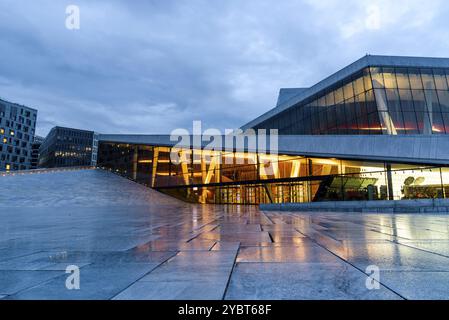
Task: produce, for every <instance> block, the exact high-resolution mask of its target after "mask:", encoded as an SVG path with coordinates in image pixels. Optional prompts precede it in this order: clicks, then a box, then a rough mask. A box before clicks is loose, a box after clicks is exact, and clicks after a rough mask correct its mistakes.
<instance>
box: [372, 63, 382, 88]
mask: <svg viewBox="0 0 449 320" xmlns="http://www.w3.org/2000/svg"><path fill="white" fill-rule="evenodd" d="M371 78H372V80H373V88H379V89H381V88H385V83H384V77H383V74H382V68H371Z"/></svg>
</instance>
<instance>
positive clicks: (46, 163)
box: [39, 127, 98, 168]
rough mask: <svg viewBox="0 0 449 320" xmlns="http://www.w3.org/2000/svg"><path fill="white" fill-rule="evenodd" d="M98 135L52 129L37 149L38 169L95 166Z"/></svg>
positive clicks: (81, 131)
mask: <svg viewBox="0 0 449 320" xmlns="http://www.w3.org/2000/svg"><path fill="white" fill-rule="evenodd" d="M97 150H98V134H96V133H95V132H93V131H86V130H79V129H73V128H64V127H54V128H52V129H51V130H50V132H49V134H48V135H47V137H46V138H45V139H44V141H43V142H42V144H41V146H40V148H39V167H40V168H55V167H79V166H95V165H96V164H97Z"/></svg>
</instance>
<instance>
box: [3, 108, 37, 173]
mask: <svg viewBox="0 0 449 320" xmlns="http://www.w3.org/2000/svg"><path fill="white" fill-rule="evenodd" d="M36 120H37V110H35V109H32V108H29V107H25V106H22V105H19V104H16V103H11V102H8V101H5V100H1V99H0V139H1V140H0V171H12V170H27V169H30V168H31V145H32V143H33V141H34V134H35V130H36Z"/></svg>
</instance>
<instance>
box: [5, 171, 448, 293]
mask: <svg viewBox="0 0 449 320" xmlns="http://www.w3.org/2000/svg"><path fill="white" fill-rule="evenodd" d="M0 185H1V186H3V187H4V188H3V189H4V190H8V192H2V193H1V195H0V221H1V224H0V299H259V300H264V299H448V298H449V215H419V214H403V215H402V214H401V215H400V214H396V215H392V214H371V215H370V214H337V213H322V214H321V213H312V214H299V213H288V212H282V213H281V212H261V211H259V210H258V209H257V207H239V206H200V205H192V204H187V203H184V202H181V201H178V200H175V199H173V198H171V197H168V196H165V195H163V194H160V193H158V192H156V191H153V190H150V189H148V188H145V187H143V186H140V185H138V184H136V183H134V182H131V181H129V180H126V179H123V178H121V177H118V176H115V175H113V174H111V173H107V172H103V171H101V170H80V171H67V172H53V173H45V174H24V175H14V176H6V177H0ZM69 265H75V266H77V267H79V270H80V289H79V290H68V289H67V288H66V285H65V283H66V279H67V277H68V276H69V274H66V273H65V270H66V267H67V266H69ZM373 265H374V266H377V267H378V268H379V270H380V272H379V282H380V283H379V285H378V289H375V290H370V289H368V288H367V286H366V283H367V277H368V275H370V274H371V273H370V269H367V268H368V267H369V266H373ZM368 280H370V279H368ZM369 283H371V284H373V282H372V281H369ZM374 284H378V283H376V282H374ZM375 287H376V286H375ZM371 288H372V287H371Z"/></svg>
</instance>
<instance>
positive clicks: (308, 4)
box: [0, 0, 449, 135]
mask: <svg viewBox="0 0 449 320" xmlns="http://www.w3.org/2000/svg"><path fill="white" fill-rule="evenodd" d="M70 4H75V5H78V6H79V8H80V13H81V28H80V30H68V29H67V28H66V27H65V19H66V13H65V9H66V6H67V5H70ZM448 13H449V3H448V2H447V1H439V0H428V1H418V0H416V1H415V0H397V1H390V0H370V1H363V0H346V1H339V0H303V1H293V0H292V1H274V0H273V1H268V0H216V1H212V0H209V1H206V0H188V1H187V0H184V1H183V0H178V1H162V0H159V1H118V0H117V1H113V0H111V1H92V0H90V1H88V0H85V1H75V0H73V1H57V0H36V1H25V0H14V1H9V0H0V54H1V55H0V57H1V59H0V71H1V72H0V97H1V98H3V99H6V100H9V101H13V102H17V103H21V104H25V105H29V106H31V107H35V108H37V109H38V110H39V116H38V129H37V132H38V134H40V135H45V134H46V133H47V132H48V130H49V129H50V128H51V127H52V126H54V125H62V126H70V127H76V128H84V129H92V130H96V131H99V132H103V133H168V132H170V131H171V130H172V129H174V128H178V127H187V128H189V127H190V126H191V123H192V120H202V121H203V125H204V126H206V127H215V128H220V129H224V128H235V127H239V126H240V125H242V124H244V123H246V122H247V121H249V120H251V119H253V118H255V117H256V116H258V115H260V114H262V113H263V112H265V111H267V110H268V109H270V108H272V107H273V106H274V105H275V102H276V98H277V93H278V90H279V88H280V87H307V86H311V85H313V84H314V83H316V82H317V81H319V80H321V79H322V78H323V77H326V76H327V75H329V74H330V73H332V72H334V71H337V70H338V69H339V68H341V67H344V66H345V65H347V64H349V63H351V62H352V61H354V60H356V59H358V58H360V57H362V56H363V55H365V54H366V53H371V54H391V55H421V56H444V57H447V56H449V22H448V19H447V16H448Z"/></svg>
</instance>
